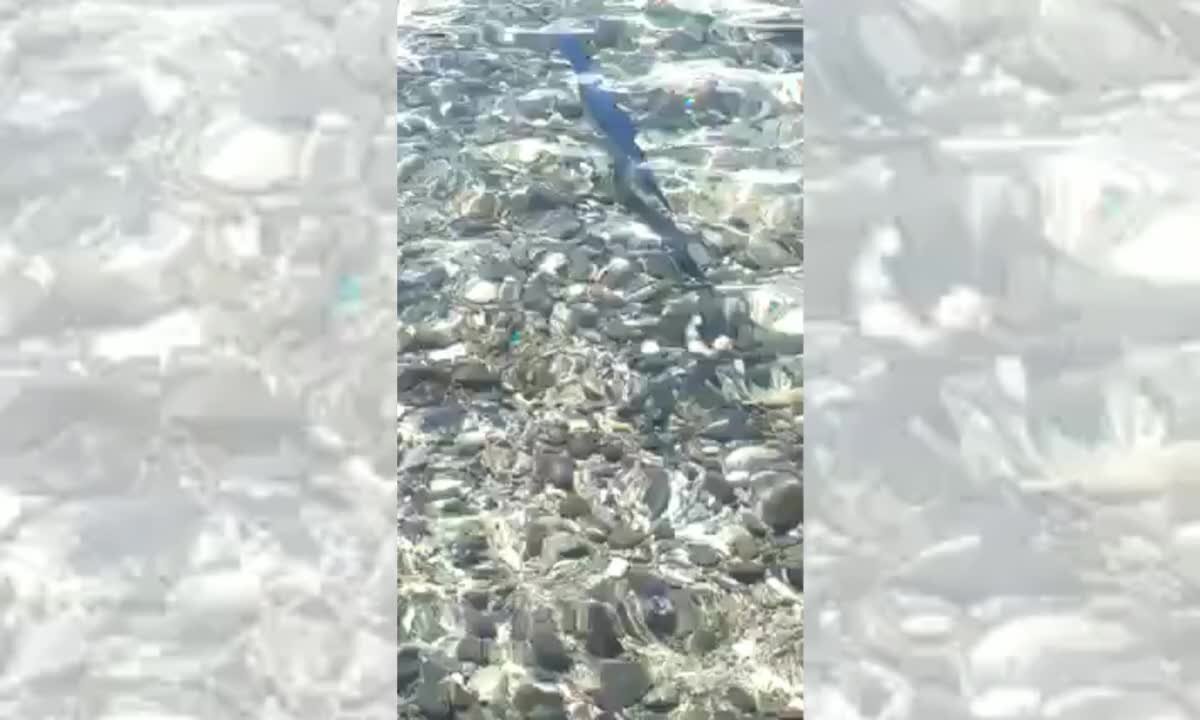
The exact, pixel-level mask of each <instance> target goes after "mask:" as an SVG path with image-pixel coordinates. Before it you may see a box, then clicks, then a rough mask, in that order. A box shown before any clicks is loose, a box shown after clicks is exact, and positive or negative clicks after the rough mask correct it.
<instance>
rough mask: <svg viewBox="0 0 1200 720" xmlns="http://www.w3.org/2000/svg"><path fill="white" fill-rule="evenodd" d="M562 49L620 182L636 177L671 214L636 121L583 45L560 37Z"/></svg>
mask: <svg viewBox="0 0 1200 720" xmlns="http://www.w3.org/2000/svg"><path fill="white" fill-rule="evenodd" d="M558 48H559V50H561V51H562V54H563V55H564V56H565V57H566V58H567V61H568V62H570V63H571V69H572V70H574V71H575V77H576V78H577V79H578V80H579V97H580V99H581V101H582V103H583V111H584V114H585V115H586V116H587V117H588V119H589V120H590V121H591V123H592V124H593V125H594V126H596V129H597V130H599V131H600V134H601V135H603V136H604V141H605V145H606V146H607V148H608V152H609V154H610V155H612V157H613V160H614V161H615V162H616V167H615V170H616V177H617V180H618V182H623V181H624V180H625V179H628V178H630V175H631V174H632V180H633V184H634V185H635V186H636V187H640V188H641V189H642V190H644V191H646V192H648V193H650V194H651V195H653V196H654V197H656V198H658V200H659V201H660V202H662V204H663V205H664V206H666V208H667V210H668V211H671V204H670V203H668V202H667V197H666V196H665V195H663V192H662V190H661V189H659V187H658V181H657V180H655V179H654V173H653V172H652V171H651V170H650V165H649V164H648V163H647V162H646V154H645V153H643V152H642V149H641V148H640V147H638V144H637V128H636V127H634V125H633V120H632V119H631V118H630V117H629V115H628V113H626V112H625V111H624V110H622V109H621V108H620V107H619V106H618V105H617V99H616V97H615V96H614V95H613V94H612V92H611V91H609V90H608V89H607V88H605V87H604V84H603V81H602V80H601V78H600V75H599V74H598V73H597V72H596V71H595V70H594V69H593V68H592V59H591V58H590V57H588V54H587V51H586V50H585V49H584V47H583V43H582V42H580V40H579V38H578V37H577V36H575V35H559V36H558ZM672 212H673V211H672Z"/></svg>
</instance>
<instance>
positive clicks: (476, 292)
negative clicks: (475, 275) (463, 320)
mask: <svg viewBox="0 0 1200 720" xmlns="http://www.w3.org/2000/svg"><path fill="white" fill-rule="evenodd" d="M463 297H464V298H466V299H467V300H468V301H469V302H473V303H478V304H481V305H483V304H487V303H493V302H496V300H497V298H499V297H500V286H498V285H497V284H496V283H494V282H490V281H488V280H476V281H474V282H472V283H471V284H469V285H467V288H466V290H464V291H463Z"/></svg>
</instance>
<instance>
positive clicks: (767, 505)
mask: <svg viewBox="0 0 1200 720" xmlns="http://www.w3.org/2000/svg"><path fill="white" fill-rule="evenodd" d="M759 514H760V516H761V517H762V521H763V522H764V523H766V524H767V526H769V527H770V528H771V529H772V530H774V531H775V532H776V533H780V534H782V533H786V532H790V531H792V530H793V529H795V528H797V527H799V526H800V523H801V522H803V520H804V487H803V485H801V484H800V483H798V482H789V483H787V484H784V485H780V486H779V487H777V488H775V489H773V490H771V491H770V492H769V493H768V494H767V495H766V497H764V498H763V500H762V506H761V508H760V512H759Z"/></svg>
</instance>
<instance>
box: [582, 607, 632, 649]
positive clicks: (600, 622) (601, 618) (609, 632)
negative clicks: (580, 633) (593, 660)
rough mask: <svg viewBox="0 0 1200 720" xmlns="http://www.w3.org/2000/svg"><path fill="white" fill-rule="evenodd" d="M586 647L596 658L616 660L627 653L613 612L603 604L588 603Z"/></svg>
mask: <svg viewBox="0 0 1200 720" xmlns="http://www.w3.org/2000/svg"><path fill="white" fill-rule="evenodd" d="M585 618H586V632H587V635H586V637H585V639H584V647H585V648H586V649H587V651H588V652H589V653H591V654H592V655H595V656H596V657H602V658H615V657H617V656H618V655H620V654H621V653H622V652H624V651H625V648H624V646H622V645H621V640H620V637H619V636H618V634H617V626H616V622H615V621H614V620H613V615H612V612H611V611H609V609H608V607H606V606H605V605H604V604H603V603H599V602H591V603H588V606H587V613H586V616H585Z"/></svg>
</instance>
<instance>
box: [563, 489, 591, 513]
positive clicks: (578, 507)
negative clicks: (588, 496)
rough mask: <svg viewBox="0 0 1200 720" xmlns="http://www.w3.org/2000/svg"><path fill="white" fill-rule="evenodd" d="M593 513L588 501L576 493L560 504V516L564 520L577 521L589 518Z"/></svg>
mask: <svg viewBox="0 0 1200 720" xmlns="http://www.w3.org/2000/svg"><path fill="white" fill-rule="evenodd" d="M591 512H592V508H591V506H590V505H589V504H588V501H587V500H585V499H583V498H582V497H580V496H579V495H576V494H575V493H571V494H570V495H567V496H566V497H565V498H563V499H562V501H560V502H559V503H558V514H559V515H561V516H562V517H564V518H568V519H575V518H581V517H587V516H588V515H590V514H591Z"/></svg>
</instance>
